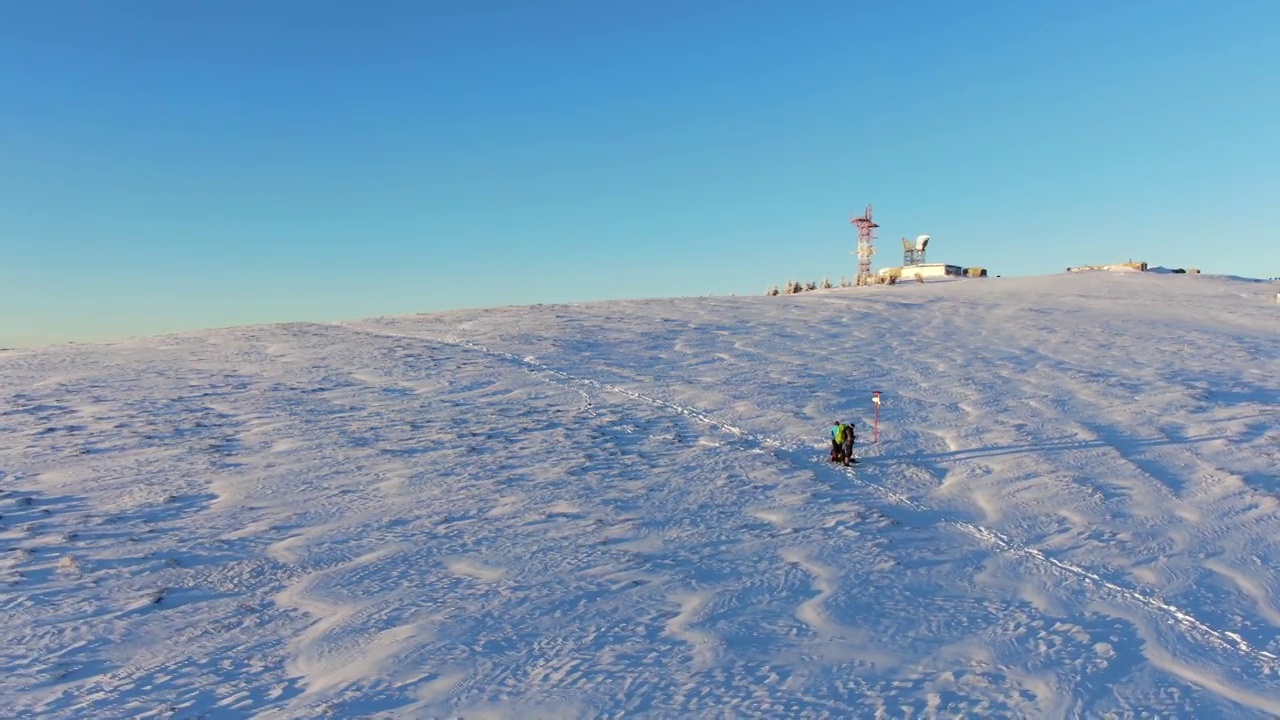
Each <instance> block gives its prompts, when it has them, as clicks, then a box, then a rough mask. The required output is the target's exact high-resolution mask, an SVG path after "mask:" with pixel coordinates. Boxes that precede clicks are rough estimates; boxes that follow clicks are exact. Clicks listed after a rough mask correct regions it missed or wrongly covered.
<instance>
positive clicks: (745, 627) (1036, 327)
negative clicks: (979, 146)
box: [0, 274, 1280, 718]
mask: <svg viewBox="0 0 1280 720" xmlns="http://www.w3.org/2000/svg"><path fill="white" fill-rule="evenodd" d="M1274 292H1275V290H1274V289H1273V287H1272V286H1270V285H1267V284H1262V283H1255V282H1248V281H1243V280H1236V279H1226V278H1213V277H1207V276H1202V277H1189V276H1176V275H1175V276H1169V275H1161V276H1153V275H1143V274H1124V275H1109V274H1099V275H1070V276H1055V277H1049V278H1035V279H1025V280H1008V279H1000V280H995V279H992V280H990V281H977V280H975V281H964V282H951V283H938V284H929V285H914V284H913V285H905V286H895V287H876V288H865V289H846V290H834V291H828V292H816V293H807V294H804V295H800V296H793V297H788V296H783V297H776V298H765V297H753V298H697V299H672V300H653V301H629V302H609V303H595V304H582V305H559V306H533V307H522V308H497V309H489V310H476V311H462V312H450V313H439V314H433V315H422V316H412V317H401V318H382V319H371V320H367V321H360V322H350V323H338V324H333V325H283V326H271V327H258V328H240V329H231V330H221V331H210V332H204V333H195V334H188V335H182V336H171V337H164V338H155V339H147V340H137V341H129V342H123V343H116V344H111V345H93V346H67V347H57V348H46V349H42V350H33V351H7V352H3V353H0V393H2V395H0V398H2V400H0V402H3V405H2V406H0V433H3V434H2V435H0V540H2V541H3V542H2V544H0V583H3V590H4V592H3V593H0V610H3V615H2V617H3V618H4V620H3V621H0V632H2V633H3V634H2V635H0V639H3V640H4V649H3V650H0V662H3V663H4V665H5V667H6V668H7V669H8V671H7V672H6V673H4V674H0V716H5V717H10V716H12V717H28V716H29V717H37V716H38V717H51V718H79V717H95V718H97V717H102V718H111V717H121V718H123V717H187V718H195V717H201V716H203V717H211V718H212V717H254V716H261V717H273V718H313V717H326V716H333V717H353V716H359V717H397V718H398V717H404V718H419V717H465V718H475V717H512V718H530V717H555V718H567V717H616V716H629V717H630V716H635V717H692V716H715V717H723V716H728V717H876V716H884V717H908V716H909V717H922V716H923V717H932V716H946V717H954V716H973V717H993V716H998V717H1007V716H1017V717H1098V716H1106V715H1108V714H1114V715H1117V716H1143V715H1146V716H1153V717H1188V716H1202V717H1203V716H1235V717H1239V716H1244V717H1271V716H1275V715H1280V641H1278V640H1277V633H1278V632H1280V601H1278V600H1277V598H1278V597H1280V593H1278V591H1280V575H1278V573H1277V571H1276V570H1275V567H1276V565H1277V562H1276V561H1277V560H1278V559H1280V550H1278V548H1277V542H1280V540H1277V537H1280V535H1278V531H1280V512H1278V509H1280V503H1278V502H1277V500H1276V492H1277V490H1280V472H1278V470H1277V468H1280V385H1278V384H1277V379H1276V378H1277V377H1280V362H1278V361H1277V351H1280V309H1278V308H1277V306H1275V305H1274V303H1273V302H1272V303H1271V304H1268V301H1269V300H1270V299H1271V297H1272V296H1273V295H1274ZM871 390H881V391H882V392H883V393H884V395H883V397H884V402H885V404H884V406H883V408H882V414H881V418H880V425H881V427H880V431H881V441H880V443H879V444H878V445H871V444H870V439H871V434H872V432H871V426H870V421H871V409H872V406H871V403H870V391H871ZM836 419H846V420H854V421H856V422H857V425H858V428H859V444H858V452H859V454H860V455H861V456H862V461H861V463H859V464H858V465H856V466H855V467H854V468H853V469H849V470H846V469H845V468H843V467H838V466H834V465H831V464H829V463H827V462H826V447H825V445H826V441H825V433H826V428H827V427H828V426H829V425H830V423H831V421H832V420H836Z"/></svg>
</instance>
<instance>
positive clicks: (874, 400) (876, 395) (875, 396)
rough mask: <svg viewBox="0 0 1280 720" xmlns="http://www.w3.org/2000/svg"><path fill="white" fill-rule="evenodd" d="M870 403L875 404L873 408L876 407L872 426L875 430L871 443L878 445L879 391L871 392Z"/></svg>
mask: <svg viewBox="0 0 1280 720" xmlns="http://www.w3.org/2000/svg"><path fill="white" fill-rule="evenodd" d="M871 402H872V403H875V406H876V419H875V426H874V427H875V429H874V430H873V431H872V436H871V438H872V439H871V441H872V442H875V443H878V442H880V391H879V390H872V391H871Z"/></svg>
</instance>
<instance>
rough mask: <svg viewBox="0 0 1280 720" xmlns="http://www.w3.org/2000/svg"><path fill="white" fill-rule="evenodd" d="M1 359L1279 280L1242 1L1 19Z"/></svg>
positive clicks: (89, 5)
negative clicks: (867, 218)
mask: <svg viewBox="0 0 1280 720" xmlns="http://www.w3.org/2000/svg"><path fill="white" fill-rule="evenodd" d="M4 8H5V9H4V18H5V19H4V22H3V23H0V92H2V94H0V97H3V98H4V99H5V101H4V109H3V111H0V258H3V262H2V263H0V304H2V305H3V307H4V312H3V313H0V347H12V346H15V345H30V344H40V343H48V342H61V341H65V340H93V339H104V338H113V337H122V336H130V335H137V334H152V333H159V332H167V331H174V330H186V329H196V328H203V327H215V326H225V325H242V324H251V323H261V322H283V321H302V320H341V319H348V318H358V317H365V316H371V315H385V314H401V313H412V312H427V311H433V310H441V309H449V308H456V307H483V306H492V305H505V304H531V303H539V302H565V301H578V300H595V299H606V298H633V297H657V296H675V295H698V294H707V293H715V294H728V293H739V294H757V293H762V292H763V291H764V290H765V288H767V287H768V286H770V285H773V284H781V283H783V282H784V281H786V280H788V279H791V278H794V279H800V280H815V281H816V280H820V279H821V278H822V277H824V276H829V277H830V278H832V279H833V280H835V279H837V278H839V277H840V276H842V275H844V276H852V275H853V273H854V271H855V259H854V258H853V256H852V255H851V254H850V252H851V251H852V250H853V249H854V246H855V243H856V233H855V231H854V229H853V227H852V226H851V225H850V224H849V216H850V214H851V213H860V212H861V211H862V209H863V207H864V206H865V205H866V204H867V203H869V202H870V203H874V204H875V207H876V215H875V217H876V220H877V221H878V222H879V223H880V224H881V226H882V227H881V228H880V231H879V232H880V242H879V247H880V254H879V255H878V256H877V258H876V265H877V267H880V266H885V265H893V264H897V262H898V261H899V260H900V258H901V250H900V248H901V245H900V243H899V241H898V238H900V237H903V236H907V237H915V236H916V235H918V234H921V233H928V234H929V235H931V236H932V238H933V240H932V243H931V245H930V259H931V260H935V261H942V262H950V263H956V264H961V265H981V266H984V267H987V268H989V269H990V271H991V273H992V274H996V273H1000V274H1003V275H1006V276H1011V275H1034V274H1044V273H1053V272H1059V271H1061V270H1062V269H1064V268H1065V267H1066V266H1067V265H1073V264H1082V263H1099V262H1115V261H1123V260H1127V259H1130V258H1133V259H1137V260H1145V261H1147V262H1149V263H1151V264H1153V265H1166V266H1172V267H1177V266H1181V267H1198V268H1201V269H1203V270H1204V271H1205V272H1210V273H1228V274H1238V275H1246V276H1251V277H1273V276H1277V275H1280V241H1278V240H1277V237H1276V235H1277V233H1276V230H1275V224H1276V212H1275V209H1276V207H1278V206H1280V203H1277V200H1278V199H1280V173H1277V171H1276V169H1277V168H1280V140H1278V139H1277V138H1278V137H1280V133H1277V131H1276V128H1277V127H1278V126H1280V122H1278V121H1277V119H1276V118H1277V116H1278V115H1280V113H1278V112H1277V111H1278V110H1280V81H1278V80H1277V78H1280V60H1277V52H1276V51H1277V49H1278V46H1277V43H1276V40H1275V28H1276V27H1280V3H1275V2H1272V1H1271V0H1265V1H1264V0H1224V1H1222V2H1208V1H1204V2H1189V1H1180V0H1167V1H1159V2H1158V1H1156V0H1135V1H1134V2H1126V3H1114V2H1110V1H1102V0H1078V1H1073V2H1065V1H1062V2H1056V1H1055V2H1026V1H1025V0H1017V1H1014V0H994V1H992V2H983V3H954V2H943V1H941V0H922V1H921V2H915V3H891V2H875V3H849V2H836V1H835V0H830V1H820V2H785V3H784V2H763V3H740V2H699V3H680V2H671V1H669V0H660V1H658V2H651V3H627V4H623V3H599V2H588V1H586V0H576V1H565V0H548V1H547V2H542V3H525V2H510V1H507V2H498V1H486V0H476V1H475V2H466V3H440V2H368V3H354V2H301V1H300V0H290V1H288V2H284V1H262V2H259V1H253V2H250V1H247V0H235V1H232V0H218V1H214V0H202V1H200V2H191V3H170V2H163V1H162V0H146V1H141V0H133V1H126V2H120V3H110V4H108V3H98V2H89V1H87V0H78V1H71V0H66V1H57V2H47V3H46V2H41V3H19V2H9V3H5V4H4Z"/></svg>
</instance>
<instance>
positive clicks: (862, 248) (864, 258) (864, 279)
mask: <svg viewBox="0 0 1280 720" xmlns="http://www.w3.org/2000/svg"><path fill="white" fill-rule="evenodd" d="M849 222H851V223H853V224H854V225H857V226H858V277H857V279H856V280H854V284H855V285H870V284H871V256H872V255H875V254H876V249H875V247H873V244H874V243H875V240H876V230H875V229H876V228H878V227H880V226H879V225H877V224H875V222H873V221H872V220H871V205H867V212H866V214H865V215H863V216H862V217H860V218H850V219H849Z"/></svg>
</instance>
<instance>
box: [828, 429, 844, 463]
mask: <svg viewBox="0 0 1280 720" xmlns="http://www.w3.org/2000/svg"><path fill="white" fill-rule="evenodd" d="M844 427H845V425H844V423H843V422H841V421H839V420H837V421H835V422H834V423H832V424H831V462H841V461H842V460H844Z"/></svg>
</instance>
